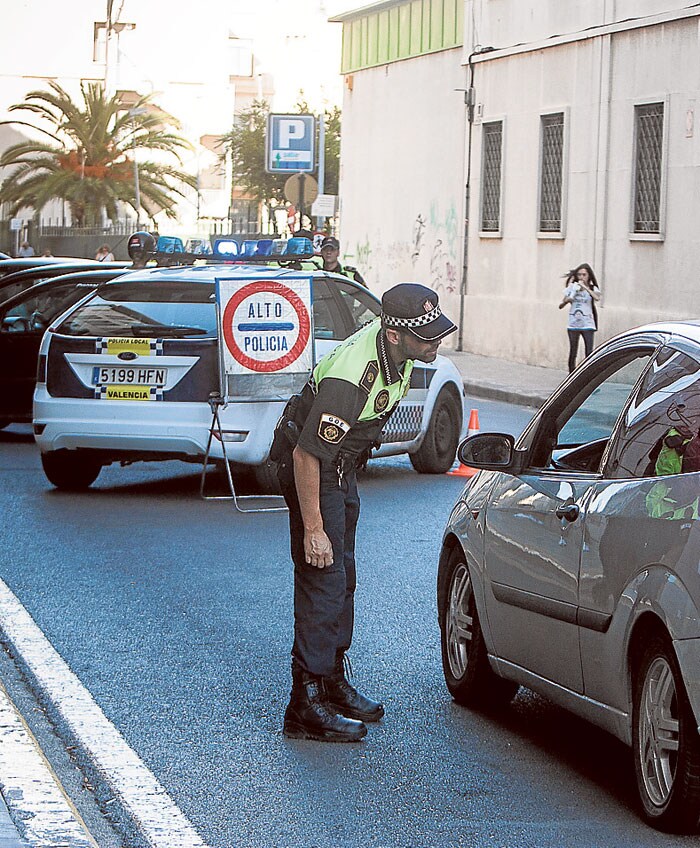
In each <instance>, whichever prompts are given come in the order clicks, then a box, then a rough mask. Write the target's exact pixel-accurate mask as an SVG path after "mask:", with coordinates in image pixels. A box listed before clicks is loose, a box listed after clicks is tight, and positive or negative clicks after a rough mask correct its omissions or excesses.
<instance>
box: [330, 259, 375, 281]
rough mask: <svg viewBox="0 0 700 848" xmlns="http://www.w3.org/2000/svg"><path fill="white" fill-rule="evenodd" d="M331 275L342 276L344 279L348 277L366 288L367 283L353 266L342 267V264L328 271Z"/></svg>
mask: <svg viewBox="0 0 700 848" xmlns="http://www.w3.org/2000/svg"><path fill="white" fill-rule="evenodd" d="M326 270H327V271H328V273H329V274H342V275H343V276H344V277H348V279H352V280H354V281H355V282H356V283H359V284H360V285H361V286H366V285H367V283H366V282H365V281H364V278H363V276H362V274H360V272H359V271H358V270H357V268H353V266H352V265H341V264H340V262H339V263H338V264H337V265H336V266H335V268H333V270H329V269H326Z"/></svg>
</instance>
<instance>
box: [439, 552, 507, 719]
mask: <svg viewBox="0 0 700 848" xmlns="http://www.w3.org/2000/svg"><path fill="white" fill-rule="evenodd" d="M438 580H439V586H440V587H442V588H439V589H438V592H439V597H438V604H439V606H440V648H441V652H442V670H443V673H444V675H445V683H446V684H447V688H448V689H449V691H450V694H451V695H452V697H453V698H454V699H455V701H457V703H458V704H462V705H463V706H465V707H484V708H489V707H497V706H502V705H504V704H507V703H509V702H510V701H511V700H512V698H513V696H514V695H515V693H516V691H517V689H518V685H517V683H513V682H512V681H510V680H504V679H503V678H501V677H499V676H498V675H497V674H496V673H495V672H494V671H493V669H492V668H491V664H490V662H489V658H488V654H487V652H486V645H485V643H484V634H483V633H482V631H481V625H480V623H479V613H478V611H477V608H476V600H475V598H474V586H473V584H472V579H471V574H470V573H469V568H468V566H467V563H466V561H465V559H464V555H463V553H462V552H461V550H459V549H458V548H456V549H454V550H453V551H452V552H451V553H450V555H449V557H448V558H447V560H446V561H445V560H443V562H442V563H441V566H440V574H439V577H438Z"/></svg>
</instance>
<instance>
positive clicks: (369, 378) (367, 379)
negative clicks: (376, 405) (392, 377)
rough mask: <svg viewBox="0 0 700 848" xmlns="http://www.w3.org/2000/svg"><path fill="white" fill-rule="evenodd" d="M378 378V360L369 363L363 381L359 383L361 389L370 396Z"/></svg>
mask: <svg viewBox="0 0 700 848" xmlns="http://www.w3.org/2000/svg"><path fill="white" fill-rule="evenodd" d="M378 376H379V363H378V362H377V360H376V359H372V360H370V361H369V362H368V363H367V367H366V368H365V370H364V373H363V375H362V379H361V380H360V382H359V386H360V388H361V389H364V390H365V391H366V392H367V394H369V393H370V392H371V391H372V387H373V386H374V384H375V382H376V380H377V377H378Z"/></svg>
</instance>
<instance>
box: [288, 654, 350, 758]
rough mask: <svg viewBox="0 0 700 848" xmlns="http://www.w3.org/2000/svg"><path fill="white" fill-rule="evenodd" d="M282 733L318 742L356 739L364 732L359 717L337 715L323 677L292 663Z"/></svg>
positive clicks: (293, 737)
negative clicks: (290, 681) (351, 717)
mask: <svg viewBox="0 0 700 848" xmlns="http://www.w3.org/2000/svg"><path fill="white" fill-rule="evenodd" d="M283 730H284V735H285V736H289V737H291V738H292V739H315V740H317V741H318V742H359V741H360V740H361V739H362V738H363V737H364V736H366V735H367V728H366V727H365V726H364V724H363V723H362V722H361V721H353V720H352V719H350V718H345V717H344V716H342V715H338V714H337V713H336V712H335V710H334V709H333V708H332V707H329V705H328V703H327V702H326V695H325V690H324V678H322V677H314V676H313V675H311V674H308V673H306V672H304V671H302V670H301V669H299V668H296V667H292V693H291V697H290V699H289V704H288V705H287V709H286V711H285V713H284V728H283Z"/></svg>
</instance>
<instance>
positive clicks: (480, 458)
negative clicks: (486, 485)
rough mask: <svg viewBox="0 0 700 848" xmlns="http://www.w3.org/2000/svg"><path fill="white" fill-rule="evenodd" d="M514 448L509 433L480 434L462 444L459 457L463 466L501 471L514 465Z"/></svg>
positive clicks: (470, 437)
mask: <svg viewBox="0 0 700 848" xmlns="http://www.w3.org/2000/svg"><path fill="white" fill-rule="evenodd" d="M514 447H515V439H514V438H513V437H512V436H511V435H510V434H509V433H478V434H477V435H475V436H469V437H468V438H466V439H465V440H464V441H463V442H462V443H461V444H460V446H459V450H458V451H457V456H458V457H459V461H460V462H461V463H462V465H468V466H470V467H471V468H484V469H486V470H489V471H499V470H503V469H506V468H510V466H511V465H512V464H513V452H514Z"/></svg>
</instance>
